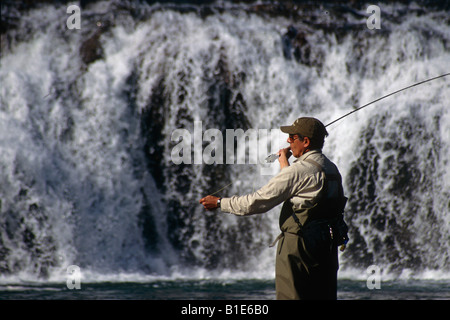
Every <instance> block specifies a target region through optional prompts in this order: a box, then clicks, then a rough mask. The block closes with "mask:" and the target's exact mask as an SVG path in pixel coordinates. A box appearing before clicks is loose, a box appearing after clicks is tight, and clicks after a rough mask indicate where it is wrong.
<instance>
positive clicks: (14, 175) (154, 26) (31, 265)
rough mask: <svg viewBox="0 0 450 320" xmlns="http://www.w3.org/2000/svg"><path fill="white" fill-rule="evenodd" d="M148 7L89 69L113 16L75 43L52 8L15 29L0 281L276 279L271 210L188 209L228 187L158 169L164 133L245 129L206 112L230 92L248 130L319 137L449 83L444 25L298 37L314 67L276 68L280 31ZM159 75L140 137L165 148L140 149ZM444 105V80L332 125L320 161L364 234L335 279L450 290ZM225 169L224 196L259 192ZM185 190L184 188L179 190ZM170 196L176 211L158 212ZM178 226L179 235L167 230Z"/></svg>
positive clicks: (421, 23) (201, 171)
mask: <svg viewBox="0 0 450 320" xmlns="http://www.w3.org/2000/svg"><path fill="white" fill-rule="evenodd" d="M111 8H112V7H110V9H111ZM143 8H144V9H145V10H148V12H151V14H148V15H147V18H146V19H141V20H139V19H135V20H133V19H131V18H130V17H129V16H127V14H126V13H125V14H121V15H118V17H116V20H114V24H115V25H114V26H113V27H111V28H110V29H109V30H108V31H106V32H104V33H103V34H102V36H101V38H100V43H101V47H102V49H103V57H102V58H101V59H98V60H96V61H94V62H92V63H91V64H89V65H88V66H87V69H86V70H84V69H83V63H82V61H81V59H80V54H79V47H80V45H81V43H82V42H83V41H84V40H85V37H87V35H88V34H89V32H87V31H86V30H90V29H92V30H93V31H92V32H94V31H95V28H97V27H96V24H95V22H97V21H98V20H99V19H102V18H103V19H110V15H111V11H108V10H106V9H105V5H104V4H102V3H100V4H98V5H97V6H96V7H93V8H90V9H89V10H90V11H89V12H90V13H97V16H94V17H91V18H89V19H84V18H83V20H82V21H83V24H82V30H83V31H84V33H83V32H82V31H77V30H67V29H65V28H64V26H65V19H66V17H67V16H66V15H65V11H64V10H60V9H61V8H56V7H47V8H44V9H41V10H36V11H32V12H31V13H30V15H29V16H26V17H23V19H22V22H21V23H22V24H23V25H26V26H31V27H32V34H33V36H32V37H30V38H29V39H28V40H27V41H23V42H18V43H15V44H14V45H13V46H12V49H11V52H7V53H4V54H3V56H2V59H1V69H0V80H1V87H2V88H1V97H0V98H1V100H0V101H1V108H0V137H1V138H0V165H1V167H0V168H1V170H0V175H1V176H0V180H1V181H2V184H1V185H0V199H1V201H2V202H1V218H0V219H1V221H0V228H1V229H0V232H1V242H0V249H2V250H3V251H2V252H1V253H2V255H0V257H1V259H0V274H1V277H0V281H2V282H9V281H15V280H16V279H27V280H37V279H39V277H40V276H47V277H48V278H49V279H55V280H57V279H65V276H66V268H67V266H69V265H72V264H75V265H79V266H80V267H81V269H82V274H83V275H84V277H85V279H86V280H87V281H95V280H98V279H114V280H117V281H127V279H128V280H129V279H134V280H136V281H139V280H140V279H144V281H145V280H147V279H152V278H173V279H176V278H180V277H186V278H211V277H216V278H225V279H226V278H272V277H273V274H274V255H275V253H274V249H273V248H272V249H271V248H268V246H267V245H268V243H269V242H271V240H273V239H274V238H275V237H276V236H277V232H278V227H277V226H278V210H279V208H275V209H273V210H271V211H270V212H268V213H267V214H265V215H263V216H257V217H248V218H238V217H234V216H231V215H225V214H221V213H217V212H216V213H204V212H203V210H202V208H200V206H199V205H197V203H196V202H197V201H198V199H199V198H200V197H201V196H203V195H205V194H207V193H211V192H213V191H215V190H218V189H219V188H221V187H222V186H224V185H225V184H227V181H226V179H217V177H216V176H214V175H213V174H212V173H211V172H210V171H209V172H210V173H208V171H207V170H209V169H210V168H211V166H209V167H208V166H196V165H192V166H188V167H186V168H184V169H183V170H184V171H182V172H179V171H177V170H178V169H180V167H176V166H175V165H174V164H172V163H171V161H170V152H171V147H172V146H173V144H171V141H170V136H171V133H172V132H173V130H175V129H177V128H180V127H183V128H186V129H188V130H193V123H194V121H198V120H201V121H203V128H204V130H206V129H208V128H216V127H217V128H219V129H220V130H223V129H225V128H229V126H227V127H224V123H226V121H229V122H228V123H229V124H230V123H231V125H234V126H235V127H234V128H241V127H242V126H243V123H245V121H243V120H242V118H243V117H241V116H239V115H238V116H236V115H235V116H228V118H227V114H226V113H225V112H224V111H223V110H222V109H221V107H220V106H221V105H220V102H218V101H220V93H217V92H215V91H214V90H220V88H221V86H224V85H225V84H227V85H228V86H229V89H230V92H231V93H230V97H229V99H230V101H237V96H238V95H239V94H240V95H242V98H243V101H244V102H245V106H246V107H245V108H242V109H239V108H238V110H241V111H242V110H243V111H242V112H243V114H245V117H246V119H247V120H248V122H249V126H250V127H251V128H256V129H258V128H259V129H271V128H278V127H279V126H280V125H285V124H290V123H292V122H293V121H294V120H295V119H296V118H297V117H299V116H315V117H317V118H319V119H321V120H322V121H323V122H324V123H329V122H331V121H332V120H334V119H335V118H337V117H339V116H341V115H342V114H345V113H346V112H348V111H350V110H352V108H353V107H357V106H360V105H363V104H365V103H368V102H370V101H372V100H374V99H376V98H379V97H380V96H382V95H384V94H387V93H390V92H393V91H395V90H398V89H401V88H403V87H405V86H407V85H410V84H413V83H415V82H417V81H421V80H424V79H427V78H430V77H433V76H437V75H440V74H444V73H447V72H449V71H450V54H449V49H448V48H449V35H450V27H449V25H448V24H444V23H442V22H441V21H442V19H443V13H442V12H430V13H427V14H424V15H422V16H416V15H415V14H414V13H411V14H407V15H405V16H403V17H402V18H401V19H399V20H400V21H399V22H397V23H394V22H390V21H387V22H386V23H385V24H383V28H386V29H385V33H378V34H377V33H376V32H375V31H370V30H368V29H367V28H366V27H365V21H359V23H360V28H361V29H358V30H359V31H357V32H353V33H352V32H349V33H347V34H345V35H344V36H342V32H341V34H339V31H336V34H335V33H333V32H331V33H326V32H324V31H323V30H322V29H320V28H316V29H315V28H312V27H311V26H306V25H305V26H304V27H305V28H307V30H309V32H308V36H307V40H308V42H309V43H310V45H311V50H312V55H313V57H314V59H317V60H319V61H320V63H312V64H311V65H305V64H301V63H298V62H297V61H296V60H295V59H291V60H288V59H286V58H285V57H284V56H283V52H282V43H281V37H282V35H283V34H284V33H285V32H286V28H287V26H289V25H290V24H292V23H293V22H292V21H289V20H288V19H285V18H263V17H260V16H257V15H254V14H251V15H248V14H245V13H244V12H241V13H236V12H228V13H222V14H214V15H209V16H207V17H205V18H200V17H199V16H198V15H196V14H194V13H184V14H181V13H178V12H175V11H170V10H162V11H158V10H156V11H154V12H153V11H152V10H151V8H150V7H143ZM384 8H385V9H384V10H386V11H389V10H394V9H393V8H391V7H387V6H386V7H384ZM111 10H112V9H111ZM99 12H107V13H108V12H109V15H108V14H103V15H101V14H99ZM301 25H302V24H301V23H298V22H297V24H296V26H297V27H298V26H301ZM83 28H84V29H83ZM89 28H90V29H89ZM92 32H91V34H92ZM337 34H339V35H337ZM221 64H222V65H224V66H225V67H224V68H225V70H226V71H223V70H222V71H221V70H220V68H219V67H218V66H220V65H221ZM243 74H245V77H243V76H242V75H243ZM130 79H132V80H131V81H130ZM161 79H163V80H164V82H163V83H164V86H163V87H162V88H163V89H162V90H163V92H162V94H161V96H163V97H164V100H163V102H162V107H161V105H159V108H160V110H157V111H155V112H156V113H155V114H154V115H153V117H152V118H151V121H150V122H149V123H151V124H153V123H154V124H155V126H157V125H158V126H159V125H161V127H162V130H161V134H162V137H163V139H162V140H160V141H158V143H159V145H158V146H155V145H153V146H151V148H150V149H148V150H147V149H146V150H144V147H145V138H146V137H144V136H143V135H142V133H141V131H140V126H141V116H142V115H143V114H145V112H146V111H148V109H149V106H150V108H152V107H153V108H156V107H155V103H154V102H152V97H154V96H155V90H157V89H158V88H159V87H160V85H159V83H160V81H161ZM212 84H216V85H215V87H214V86H213V87H212ZM448 101H450V90H449V80H448V79H446V78H445V79H440V80H437V81H434V82H432V83H427V84H425V85H423V86H420V87H416V88H413V89H411V90H408V91H406V92H404V93H401V94H399V95H397V96H394V97H391V98H388V99H386V100H384V101H382V102H379V103H377V104H376V105H373V106H371V107H368V108H367V109H365V110H363V111H360V112H357V113H355V114H353V115H351V116H350V117H348V118H346V119H345V120H342V121H341V122H339V123H337V124H336V125H333V126H331V127H330V128H329V133H330V137H329V138H328V139H327V140H326V144H325V148H324V152H325V153H326V154H327V155H328V156H329V157H330V158H331V159H332V160H333V161H335V162H336V163H337V165H338V166H339V168H340V170H341V173H342V175H343V176H344V177H345V178H346V192H347V194H348V196H349V198H350V201H351V203H350V207H348V211H349V212H348V213H347V215H346V217H347V220H350V221H349V223H350V224H351V228H352V232H353V233H358V234H359V235H360V237H362V239H359V238H358V237H357V236H356V235H353V236H352V235H351V236H350V237H351V240H353V244H354V246H353V247H351V246H349V248H348V250H347V251H346V252H345V253H343V254H341V262H342V267H341V277H350V278H356V279H360V278H364V277H365V276H366V274H365V268H366V267H368V266H369V265H371V264H378V265H380V266H381V267H382V269H383V270H384V276H387V277H389V276H391V277H400V278H402V277H403V278H410V277H417V278H425V279H429V278H431V279H440V278H448V277H449V269H448V261H449V252H450V248H449V231H450V230H449V225H450V223H449V222H450V221H449V203H448V198H449V191H448V190H450V170H449V169H450V165H449V163H448V160H449V158H450V157H449V155H450V151H449V150H450V139H449V138H450V114H449V108H448ZM157 116H160V117H157ZM243 129H244V130H245V129H246V128H243ZM283 142H284V141H280V144H281V145H282V144H283ZM152 148H155V149H152ZM158 148H160V149H158ZM155 150H156V151H155ZM158 150H163V151H162V152H163V157H162V161H161V163H160V164H161V168H160V169H159V170H160V171H161V172H162V173H163V178H162V181H163V184H164V189H161V187H159V186H158V181H157V179H155V177H153V176H152V172H150V171H149V170H148V168H147V166H146V161H147V160H146V152H148V153H149V154H151V155H152V156H154V155H156V154H157V152H158ZM368 150H369V151H368ZM274 151H275V150H274ZM403 164H404V166H403ZM205 167H207V168H206V169H205ZM355 168H358V171H357V173H355V172H354V170H355ZM405 169H406V170H407V172H406V173H405V172H403V171H402V172H400V171H401V170H405ZM205 170H206V171H205ZM219 170H223V169H219ZM225 170H226V172H227V174H229V179H230V180H231V181H234V184H233V185H232V186H231V187H230V188H228V189H227V190H226V192H224V195H232V194H244V193H248V192H251V191H253V190H255V189H257V188H259V187H260V186H262V185H263V183H264V182H265V181H267V180H268V179H269V178H270V177H269V176H263V175H261V174H260V171H259V168H258V167H256V166H254V165H230V166H227V168H226V169H225ZM352 170H353V171H352ZM364 170H366V171H364ZM408 170H410V171H408ZM205 172H206V173H205ZM364 172H366V173H364ZM365 174H366V176H365ZM184 175H185V176H186V177H187V178H185V177H184ZM402 175H403V176H402ZM373 176H375V177H376V178H375V180H374V182H373V183H371V181H370V179H371V177H373ZM399 176H401V177H403V178H405V177H406V178H405V179H406V181H407V182H406V184H402V183H400V182H398V180H399ZM411 176H412V178H410V179H409V180H408V177H411ZM186 179H188V180H187V182H188V186H187V187H185V188H182V187H180V185H181V184H182V183H183V181H185V180H186ZM189 179H190V180H189ZM359 180H361V181H362V182H358V181H359ZM408 185H409V186H411V190H406V189H407V187H408ZM211 188H212V190H211ZM368 189H373V191H367V190H368ZM402 191H405V192H404V193H403V192H402ZM174 199H175V200H177V201H180V202H181V205H182V206H184V207H183V210H181V211H179V210H174V209H173V208H172V207H170V201H171V200H174ZM180 199H181V200H180ZM352 199H353V201H352ZM362 204H364V205H362ZM146 205H149V206H150V207H151V212H150V213H148V212H147V213H146V214H147V215H150V216H151V218H152V219H153V226H154V230H153V231H154V232H156V235H154V234H153V237H155V238H156V239H157V242H156V244H153V245H154V246H155V248H156V249H155V248H153V250H148V248H146V239H145V236H143V233H142V221H141V215H140V214H141V213H142V211H143V210H148V207H146ZM145 208H147V209H145ZM174 216H175V217H176V218H177V219H180V220H183V221H186V225H185V226H180V225H175V226H176V229H175V230H173V229H171V227H172V226H173V223H174V222H171V221H172V220H170V219H174V218H173V217H174ZM380 221H381V222H380ZM388 221H391V222H392V221H393V222H395V225H397V227H396V228H393V227H392V224H389V222H388ZM380 224H381V225H384V227H379V229H377V228H374V227H373V226H374V225H377V226H380ZM391 227H392V228H391ZM171 237H175V238H176V240H172V241H171V239H172V238H171ZM174 241H175V242H176V243H181V244H182V245H181V246H180V245H179V244H178V245H174ZM177 241H178V242H177ZM215 254H217V257H216V256H214V255H215ZM419 257H420V259H419ZM184 259H187V260H188V261H191V262H193V264H192V265H189V266H186V263H185V260H184ZM215 259H216V260H217V261H216V260H215ZM211 266H212V267H211ZM6 270H8V272H6ZM2 273H3V274H2ZM124 279H125V280H124ZM108 281H111V280H108Z"/></svg>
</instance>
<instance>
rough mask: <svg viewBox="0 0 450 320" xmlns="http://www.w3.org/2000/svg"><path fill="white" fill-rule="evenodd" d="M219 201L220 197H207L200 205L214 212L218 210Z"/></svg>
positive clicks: (201, 200)
mask: <svg viewBox="0 0 450 320" xmlns="http://www.w3.org/2000/svg"><path fill="white" fill-rule="evenodd" d="M219 199H220V198H219V197H214V196H206V197H204V198H202V199H200V203H201V204H202V205H203V206H204V207H205V209H206V210H214V209H217V208H218V206H217V200H219Z"/></svg>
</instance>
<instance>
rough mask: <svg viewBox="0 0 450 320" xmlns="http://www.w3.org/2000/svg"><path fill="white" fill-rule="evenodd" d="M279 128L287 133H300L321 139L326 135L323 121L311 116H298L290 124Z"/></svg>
mask: <svg viewBox="0 0 450 320" xmlns="http://www.w3.org/2000/svg"><path fill="white" fill-rule="evenodd" d="M280 130H281V131H283V132H284V133H288V134H300V135H302V136H303V137H308V138H310V139H316V138H317V139H323V138H325V137H326V136H328V132H327V130H326V129H325V126H324V125H323V123H322V122H320V121H319V120H317V119H316V118H311V117H301V118H298V119H297V120H295V121H294V123H293V124H292V125H291V126H281V127H280Z"/></svg>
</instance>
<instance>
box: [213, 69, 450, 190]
mask: <svg viewBox="0 0 450 320" xmlns="http://www.w3.org/2000/svg"><path fill="white" fill-rule="evenodd" d="M449 75H450V73H445V74H442V75H440V76H437V77H433V78H430V79H427V80H423V81H420V82H417V83H414V84H412V85H410V86H407V87H405V88H402V89H400V90H397V91H394V92H391V93H389V94H387V95H384V96H382V97H381V98H378V99H375V100H373V101H371V102H369V103H367V104H365V105H363V106H360V107H358V108H356V109H354V110H352V111H350V112H347V113H346V114H344V115H343V116H341V117H339V118H337V119H336V120H333V121H331V122H330V123H328V124H327V125H326V126H325V127H328V126H330V125H332V124H334V123H336V122H338V121H340V120H342V119H344V118H346V117H348V116H349V115H351V114H353V113H355V112H357V111H359V110H361V109H364V108H366V107H368V106H370V105H372V104H374V103H375V102H378V101H380V100H383V99H385V98H387V97H390V96H392V95H394V94H397V93H399V92H402V91H405V90H408V89H411V88H413V87H416V86H419V85H421V84H424V83H427V82H430V81H433V80H437V79H439V78H443V77H447V76H449ZM278 158H279V154H277V153H273V154H271V155H269V156H268V157H267V158H266V159H265V161H266V162H267V163H272V162H274V161H275V160H277V159H278ZM231 184H233V182H231V183H229V184H228V185H226V186H225V187H223V188H221V189H219V190H217V191H216V192H214V193H212V194H210V195H213V194H216V193H218V192H220V191H222V190H223V189H225V188H227V187H229V186H230V185H231Z"/></svg>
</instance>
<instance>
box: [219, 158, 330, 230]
mask: <svg viewBox="0 0 450 320" xmlns="http://www.w3.org/2000/svg"><path fill="white" fill-rule="evenodd" d="M307 159H310V160H313V161H314V162H316V163H318V164H319V165H320V166H321V167H322V168H323V171H322V170H321V169H320V168H319V167H318V166H317V165H315V164H314V163H311V162H309V161H305V160H307ZM324 171H325V172H326V173H327V174H339V171H338V169H337V168H336V166H335V165H334V164H333V163H332V162H331V161H330V160H328V158H326V157H325V155H323V154H322V152H321V151H320V150H312V151H309V152H307V153H305V154H303V155H302V156H301V157H299V158H298V159H296V160H295V161H294V162H293V163H292V164H291V165H290V166H287V167H284V168H283V169H281V171H280V172H279V173H278V174H277V175H276V176H274V177H273V178H272V179H270V180H269V182H268V183H267V184H266V185H264V186H263V187H262V188H260V189H259V190H257V191H256V192H254V193H251V194H248V195H243V196H232V197H230V198H222V200H221V210H222V211H224V212H229V213H233V214H235V215H252V214H258V213H264V212H267V211H269V210H270V209H272V208H274V207H275V206H277V205H279V204H281V203H283V202H284V201H286V200H289V201H290V203H291V205H292V209H293V210H294V211H301V210H302V209H308V208H311V207H312V206H314V205H315V204H316V203H317V202H318V201H319V198H320V193H321V191H322V189H323V187H324V182H325V173H324ZM337 188H338V187H337V185H336V186H333V185H329V186H328V192H329V193H335V192H337ZM306 218H307V217H300V221H301V222H302V223H303V222H304V221H305V220H306Z"/></svg>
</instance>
